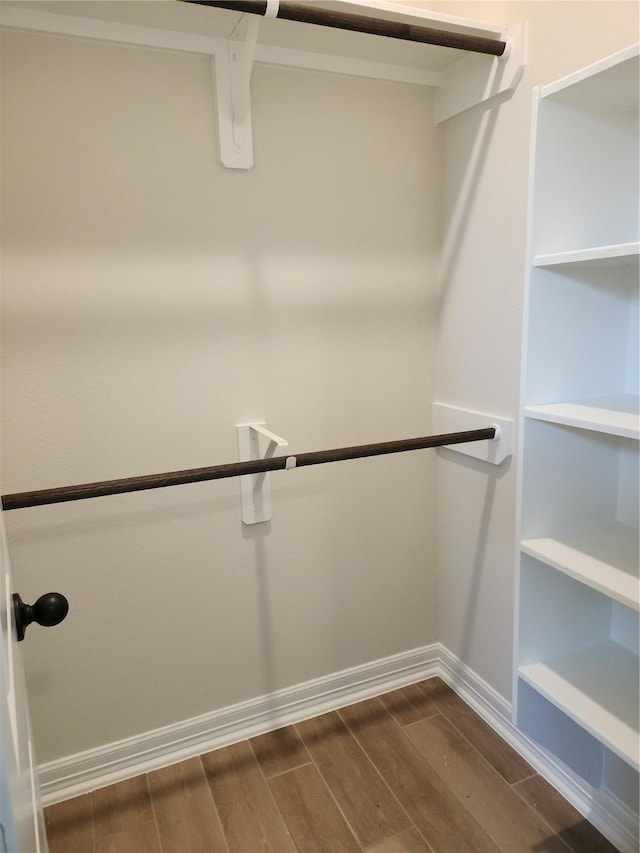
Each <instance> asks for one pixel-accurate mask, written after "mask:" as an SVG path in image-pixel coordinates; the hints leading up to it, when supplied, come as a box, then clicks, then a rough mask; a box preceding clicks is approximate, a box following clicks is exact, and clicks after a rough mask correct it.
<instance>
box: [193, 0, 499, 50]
mask: <svg viewBox="0 0 640 853" xmlns="http://www.w3.org/2000/svg"><path fill="white" fill-rule="evenodd" d="M183 2H186V3H194V4H196V5H197V6H214V7H218V8H220V9H231V10H233V11H235V12H249V13H251V14H254V15H266V14H267V10H268V8H269V4H268V3H267V2H266V0H237V2H236V0H183ZM270 17H276V18H281V19H283V20H286V21H300V22H302V23H304V24H318V25H319V26H322V27H334V28H336V29H340V30H351V31H353V32H358V33H369V34H370V35H374V36H387V37H388V38H396V39H404V41H415V42H422V43H423V44H435V45H439V46H441V47H453V48H456V49H457V50H470V51H473V52H474V53H485V54H489V55H490V56H502V54H503V53H504V52H505V50H506V47H507V43H506V42H505V41H500V40H499V39H492V38H485V37H483V36H472V35H466V34H464V33H452V32H449V31H447V30H435V29H432V28H431V27H419V26H416V25H415V24H407V23H403V22H401V21H387V20H385V19H383V18H371V17H369V16H365V15H353V14H351V13H349V12H336V11H334V10H332V9H321V8H319V7H318V6H311V5H307V4H306V3H290V2H288V0H280V3H279V5H278V7H277V14H275V15H271V16H270Z"/></svg>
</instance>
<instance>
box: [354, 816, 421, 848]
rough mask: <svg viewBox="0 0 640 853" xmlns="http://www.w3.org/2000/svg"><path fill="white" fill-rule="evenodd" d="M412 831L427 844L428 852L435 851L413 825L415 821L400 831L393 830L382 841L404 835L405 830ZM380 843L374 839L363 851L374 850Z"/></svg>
mask: <svg viewBox="0 0 640 853" xmlns="http://www.w3.org/2000/svg"><path fill="white" fill-rule="evenodd" d="M412 831H413V832H416V833H417V834H418V835H419V837H420V839H421V841H424V843H425V844H426V845H427V849H428V850H429V853H436V851H435V850H434V848H433V847H432V846H431V845H430V844H429V842H428V841H427V839H426V838H425V837H424V835H423V834H422V833H421V832H420V830H419V829H418V827H417V826H416V825H415V823H412V825H411V826H410V827H409V828H408V829H403V830H401V831H400V832H395V833H394V834H393V835H390V836H389V838H385V839H383V840H384V841H390V840H391V839H392V838H400V836H401V835H405V834H406V833H407V832H412ZM380 843H381V842H380V841H376V843H375V844H369V845H368V846H367V847H365V848H364V850H363V853H371V851H372V850H375V849H376V847H377V846H378V845H379V844H380Z"/></svg>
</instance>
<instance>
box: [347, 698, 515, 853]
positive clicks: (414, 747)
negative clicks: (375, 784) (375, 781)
mask: <svg viewBox="0 0 640 853" xmlns="http://www.w3.org/2000/svg"><path fill="white" fill-rule="evenodd" d="M375 701H378V700H377V699H376V700H375ZM378 704H379V705H380V707H381V709H382V711H383V712H384V713H386V714H387V715H388V716H389V718H390V719H391V721H392V723H393V724H394V726H396V728H397V729H398V731H399V732H402V737H403V738H404V739H406V741H407V743H408V745H409V747H410V748H411V749H412V750H414V751H415V752H416V753H417V756H418V758H419V759H420V760H421V761H424V763H425V764H426V765H427V766H428V767H429V769H430V770H431V772H432V773H433V774H435V776H436V777H437V778H438V779H440V781H441V782H442V784H443V785H444V786H445V787H446V789H447V791H449V792H450V793H451V795H452V796H453V797H454V798H455V799H456V800H457V801H458V802H459V803H460V805H461V806H462V809H463V810H464V812H466V814H467V815H468V817H469V819H470V820H472V821H473V822H474V823H475V824H477V826H478V828H479V829H480V830H481V832H483V833H484V834H485V835H486V836H487V838H489V839H490V840H491V841H492V842H493V843H494V844H495V846H496V849H497V850H499V851H500V853H513V851H512V850H508V851H506V850H504V851H503V850H502V847H501V846H500V844H498V842H497V841H496V840H495V839H494V838H493V836H492V835H491V834H490V833H489V832H488V830H487V829H486V828H485V827H484V826H483V824H481V823H480V821H479V820H478V819H477V818H476V817H475V815H474V814H472V813H471V812H470V811H469V809H468V808H467V806H466V804H465V803H464V801H463V800H461V799H460V797H458V795H457V794H456V792H455V791H454V790H453V788H451V787H450V785H449V783H448V782H446V781H445V780H444V779H443V778H442V776H440V774H439V773H438V772H437V770H436V769H435V768H434V767H433V765H432V764H431V762H430V761H428V760H427V757H426V756H425V755H424V753H423V752H422V751H421V750H420V749H418V747H417V745H416V744H415V743H414V741H413V740H412V739H411V738H410V737H409V735H408V734H407V732H406V731H405V729H406V728H407V726H401V725H400V724H399V723H398V721H397V720H396V719H394V717H393V715H392V714H389V712H388V711H387V710H386V708H385V707H384V705H383V704H382V702H379V701H378ZM438 716H443V715H442V714H440V713H438V714H435V715H434V717H438ZM430 719H433V718H430ZM443 719H444V717H443ZM418 722H421V721H418ZM411 725H413V724H411ZM353 735H354V737H356V739H357V735H356V734H355V733H353ZM358 742H359V741H358ZM376 769H377V768H376ZM380 775H381V776H382V774H380ZM382 778H383V779H384V776H383V777H382ZM385 781H386V780H385ZM396 799H399V798H397V797H396ZM399 802H400V805H401V806H402V808H403V810H404V811H405V813H406V814H407V815H408V817H409V819H410V820H411V822H412V823H414V824H415V822H414V820H413V818H412V817H411V813H410V812H409V810H408V809H407V808H406V807H405V806H404V804H403V802H402V800H399ZM416 828H417V827H416ZM418 831H419V832H420V830H418ZM420 836H421V837H422V838H424V840H425V842H426V843H427V846H428V847H430V848H431V849H433V847H432V845H431V843H430V842H429V839H428V838H427V837H426V836H425V835H424V833H422V832H420Z"/></svg>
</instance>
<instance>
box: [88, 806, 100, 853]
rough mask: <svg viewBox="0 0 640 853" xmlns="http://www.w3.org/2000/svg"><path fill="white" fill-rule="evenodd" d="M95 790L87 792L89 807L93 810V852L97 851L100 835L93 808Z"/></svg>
mask: <svg viewBox="0 0 640 853" xmlns="http://www.w3.org/2000/svg"><path fill="white" fill-rule="evenodd" d="M92 793H93V792H90V793H89V794H87V801H88V803H89V809H90V811H91V843H92V844H93V848H92V853H95V852H96V850H97V849H98V836H97V834H96V819H95V814H94V809H93V797H92V796H91V794H92Z"/></svg>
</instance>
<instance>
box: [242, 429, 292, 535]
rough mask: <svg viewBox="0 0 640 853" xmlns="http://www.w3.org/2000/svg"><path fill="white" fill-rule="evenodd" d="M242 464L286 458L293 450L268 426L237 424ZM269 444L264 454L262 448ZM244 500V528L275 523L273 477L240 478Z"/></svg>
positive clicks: (254, 475) (259, 474)
mask: <svg viewBox="0 0 640 853" xmlns="http://www.w3.org/2000/svg"><path fill="white" fill-rule="evenodd" d="M236 436H237V440H238V462H253V461H255V460H256V459H271V458H272V457H274V456H284V455H285V454H286V452H287V450H288V449H289V443H288V442H287V440H286V439H284V438H282V437H281V436H279V435H276V434H275V433H273V432H270V431H269V430H268V429H266V427H265V425H264V423H254V424H236ZM265 442H266V445H267V446H266V449H265V450H264V451H263V450H262V447H261V445H263V444H264V443H265ZM240 500H241V504H242V522H243V524H258V523H259V522H261V521H269V520H270V519H271V485H270V483H269V474H267V473H266V471H261V472H260V473H258V474H245V475H244V476H242V477H240Z"/></svg>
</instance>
